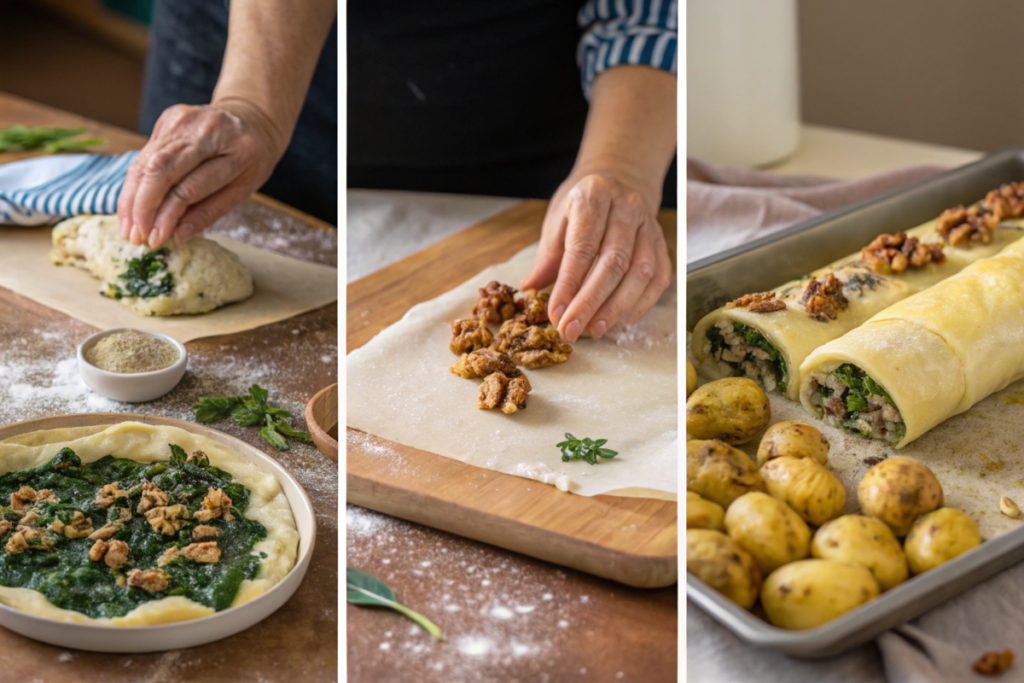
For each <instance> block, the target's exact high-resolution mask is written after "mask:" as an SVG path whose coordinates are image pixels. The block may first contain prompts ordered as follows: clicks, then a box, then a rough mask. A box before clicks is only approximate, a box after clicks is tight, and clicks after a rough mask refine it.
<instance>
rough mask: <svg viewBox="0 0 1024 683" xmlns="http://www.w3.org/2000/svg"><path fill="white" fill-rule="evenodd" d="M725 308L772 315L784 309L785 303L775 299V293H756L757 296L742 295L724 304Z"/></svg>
mask: <svg viewBox="0 0 1024 683" xmlns="http://www.w3.org/2000/svg"><path fill="white" fill-rule="evenodd" d="M726 307H727V308H745V309H747V310H748V311H750V312H751V313H772V312H773V311H781V310H782V309H784V308H785V307H786V302H785V301H781V300H780V299H776V298H775V292H758V293H757V294H744V295H743V296H741V297H740V298H739V299H735V300H733V301H730V302H729V303H727V304H726Z"/></svg>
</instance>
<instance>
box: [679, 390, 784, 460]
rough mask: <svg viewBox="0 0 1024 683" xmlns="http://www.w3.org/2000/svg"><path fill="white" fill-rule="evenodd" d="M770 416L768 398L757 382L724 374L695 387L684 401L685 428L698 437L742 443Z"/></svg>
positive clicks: (763, 426) (764, 424)
mask: <svg viewBox="0 0 1024 683" xmlns="http://www.w3.org/2000/svg"><path fill="white" fill-rule="evenodd" d="M771 419H772V409H771V406H770V405H768V397H767V396H765V395H764V392H763V391H761V387H759V386H757V382H755V381H754V380H752V379H747V378H746V377H727V378H725V379H719V380H715V381H714V382H708V383H707V384H705V385H703V386H699V387H697V388H696V389H695V390H694V391H693V393H692V394H690V397H689V398H688V399H687V400H686V431H688V432H690V433H691V434H693V435H694V436H696V437H697V438H698V439H720V440H721V441H724V442H726V443H728V444H733V445H736V444H743V443H746V442H748V441H750V440H751V439H753V438H754V436H755V435H756V434H757V433H758V432H759V431H761V430H762V429H764V428H765V426H766V425H767V424H768V423H769V422H770V421H771Z"/></svg>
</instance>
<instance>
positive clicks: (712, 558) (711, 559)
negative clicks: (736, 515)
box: [686, 529, 761, 609]
mask: <svg viewBox="0 0 1024 683" xmlns="http://www.w3.org/2000/svg"><path fill="white" fill-rule="evenodd" d="M686 571H688V572H690V573H691V574H694V575H695V576H697V577H698V578H700V579H701V580H702V581H704V582H705V583H707V584H708V585H709V586H712V587H713V588H714V589H715V590H717V591H718V592H719V593H721V594H722V595H724V596H725V597H727V598H729V599H730V600H732V601H733V602H735V603H736V604H737V605H739V606H740V607H742V608H744V609H750V608H751V607H753V605H754V603H755V602H757V594H758V591H760V590H761V570H760V569H758V568H757V563H756V562H754V558H753V557H751V556H750V553H748V552H747V551H746V550H744V549H743V548H741V547H740V546H739V544H738V543H736V541H734V540H732V539H731V538H729V537H728V536H726V535H725V534H723V533H722V532H721V531H714V530H712V529H687V530H686Z"/></svg>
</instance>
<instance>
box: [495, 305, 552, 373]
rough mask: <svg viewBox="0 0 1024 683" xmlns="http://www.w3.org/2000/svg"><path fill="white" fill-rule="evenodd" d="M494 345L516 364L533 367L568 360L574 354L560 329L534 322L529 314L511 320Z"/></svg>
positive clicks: (506, 323) (504, 326)
mask: <svg viewBox="0 0 1024 683" xmlns="http://www.w3.org/2000/svg"><path fill="white" fill-rule="evenodd" d="M492 348H494V349H496V350H497V351H499V352H501V353H505V354H507V355H508V357H509V358H511V359H512V361H513V362H514V363H515V364H516V365H521V366H523V367H525V368H531V369H536V368H543V367H547V366H548V365H557V364H558V363H564V362H565V361H567V360H569V354H571V353H572V347H571V346H569V345H568V344H564V343H562V341H561V337H559V335H558V330H556V329H554V328H550V327H549V328H547V329H542V328H540V327H538V326H536V325H530V324H529V322H527V318H526V316H525V315H520V316H516V317H515V318H513V319H511V320H507V321H506V322H505V323H504V324H503V325H502V326H501V329H500V330H498V335H497V336H496V337H495V338H494V344H493V346H492Z"/></svg>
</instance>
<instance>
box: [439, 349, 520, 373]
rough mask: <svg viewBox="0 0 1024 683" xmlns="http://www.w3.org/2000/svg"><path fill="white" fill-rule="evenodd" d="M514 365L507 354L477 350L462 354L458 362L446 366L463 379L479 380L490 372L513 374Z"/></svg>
mask: <svg viewBox="0 0 1024 683" xmlns="http://www.w3.org/2000/svg"><path fill="white" fill-rule="evenodd" d="M515 369H516V364H515V362H513V361H512V359H511V358H509V357H508V355H507V354H505V353H501V352H499V351H496V350H495V349H494V348H491V347H488V348H486V349H478V350H476V351H474V352H472V353H464V354H462V357H461V358H459V360H457V361H455V362H454V363H452V364H451V365H449V366H448V370H449V371H450V372H452V373H453V374H456V375H458V376H459V377H462V378H464V379H479V378H481V377H486V376H487V375H489V374H491V373H492V372H504V373H506V374H507V373H510V372H513V373H514V372H515Z"/></svg>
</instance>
